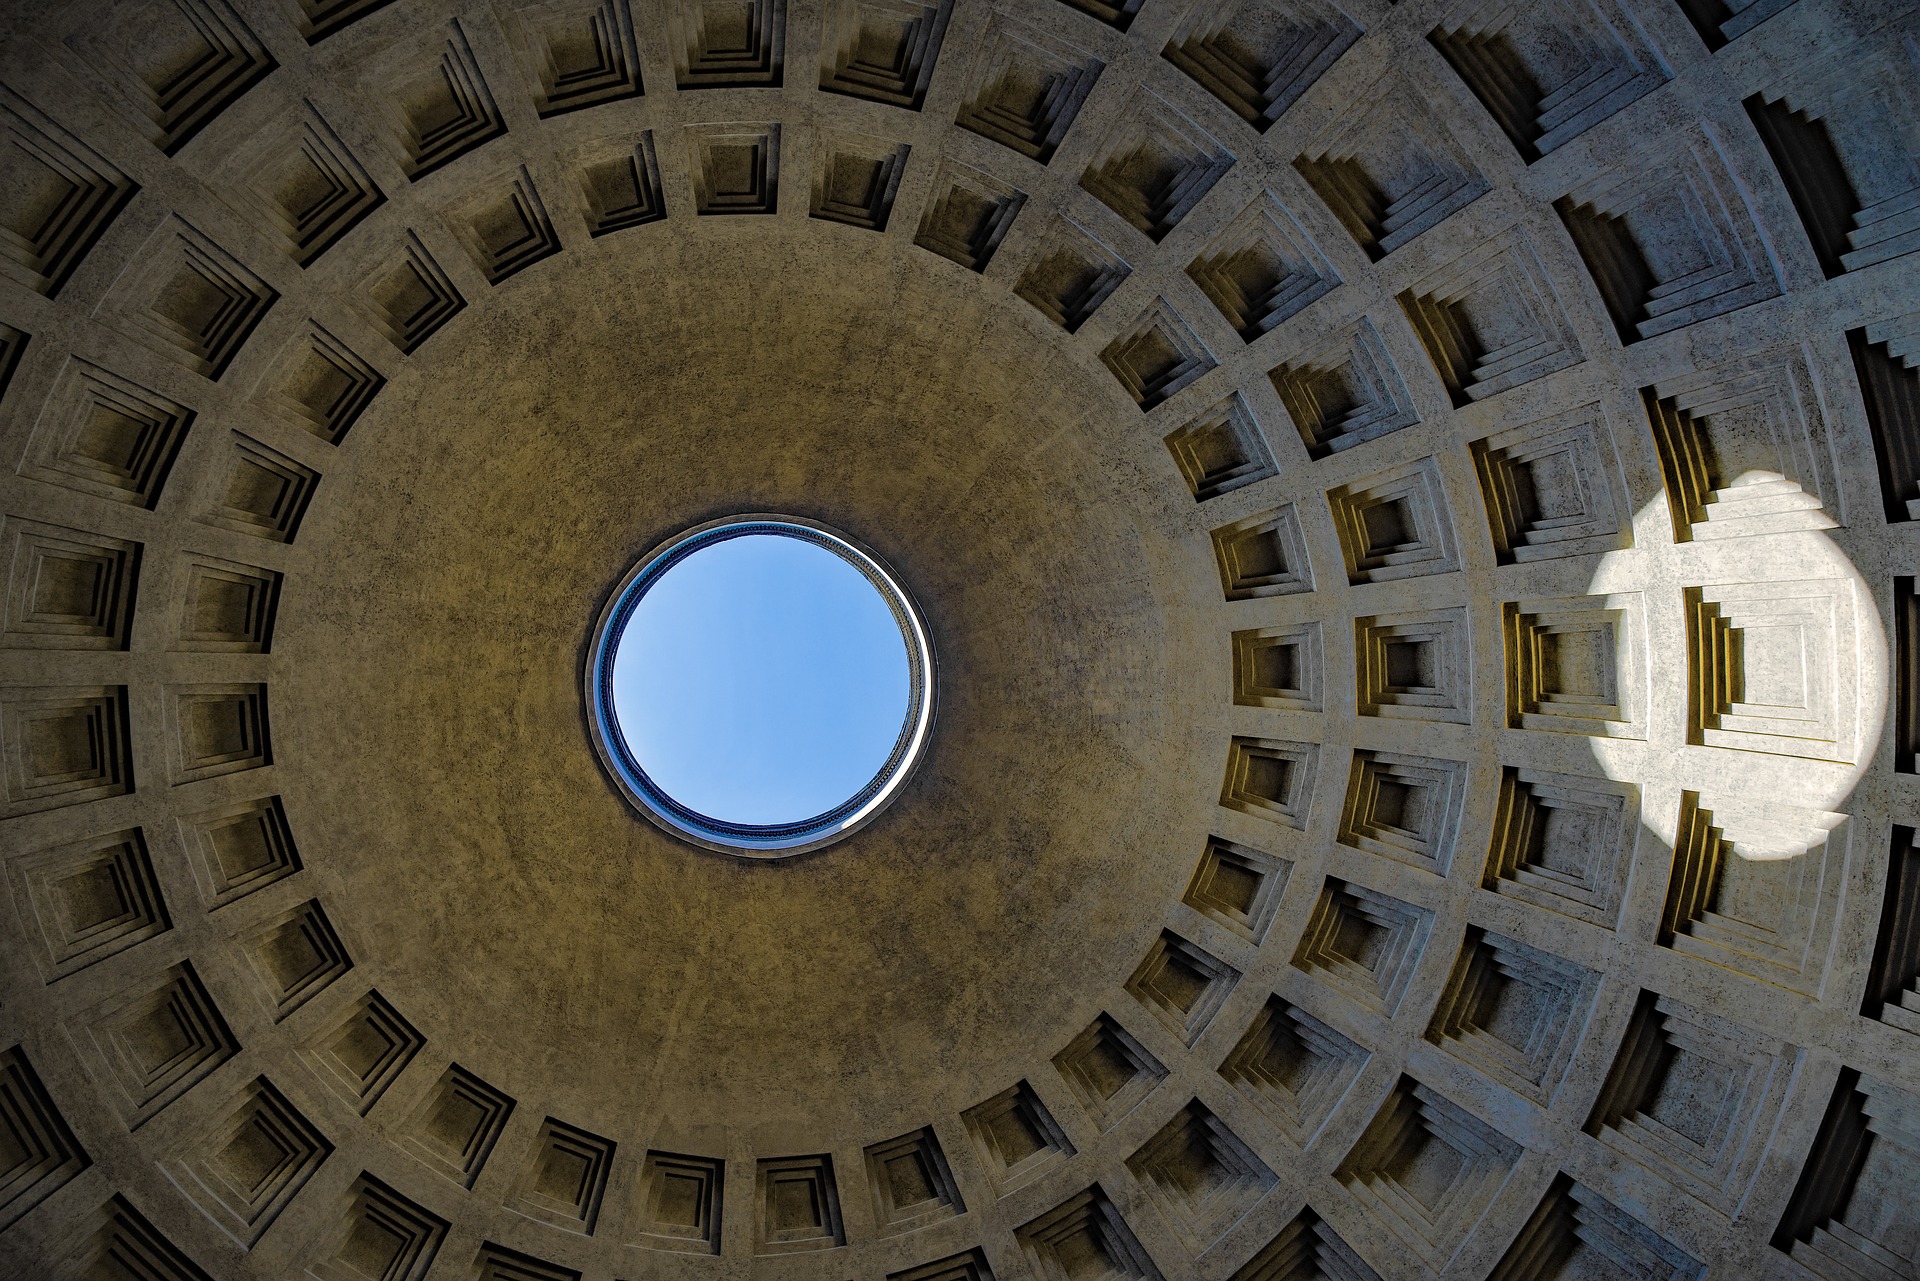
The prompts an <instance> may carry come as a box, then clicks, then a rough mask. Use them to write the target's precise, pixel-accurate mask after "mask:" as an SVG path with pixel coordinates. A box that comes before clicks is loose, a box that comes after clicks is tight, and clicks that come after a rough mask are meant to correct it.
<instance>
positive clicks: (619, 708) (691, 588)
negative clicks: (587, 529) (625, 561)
mask: <svg viewBox="0 0 1920 1281" xmlns="http://www.w3.org/2000/svg"><path fill="white" fill-rule="evenodd" d="M932 657H933V656H932V651H931V648H930V646H929V645H928V642H927V636H926V629H925V627H924V626H922V624H921V622H920V619H919V615H918V613H917V612H916V611H915V610H914V608H913V605H912V603H911V602H910V601H909V600H908V599H907V596H906V593H905V592H904V591H903V590H902V589H901V587H900V585H899V583H898V582H897V580H896V579H895V578H894V577H893V575H892V574H891V573H890V572H888V570H887V569H886V567H885V566H883V565H882V564H881V563H880V562H879V560H878V559H877V558H875V557H874V556H873V554H872V553H870V552H868V551H866V550H865V549H863V548H861V547H859V546H858V545H857V544H855V543H854V542H852V541H851V540H850V539H848V538H847V537H846V536H845V535H843V534H840V533H838V532H836V531H834V530H830V529H827V528H825V527H824V526H821V525H818V524H815V523H814V522H811V521H803V520H800V519H798V518H795V517H781V516H751V517H739V518H735V519H732V520H726V521H718V522H714V523H712V524H708V525H702V526H700V527H698V528H696V529H692V530H689V531H687V532H686V533H684V534H682V535H680V536H679V537H677V538H674V539H671V540H669V541H668V542H667V543H665V544H663V545H662V546H660V547H658V548H656V549H655V550H654V551H653V552H651V553H650V554H649V555H647V556H646V557H645V558H643V559H642V560H641V561H640V563H639V564H638V565H636V566H635V567H634V568H633V569H632V570H631V571H630V572H629V573H628V574H627V577H626V578H625V579H624V580H623V581H622V582H621V584H620V586H619V588H618V589H617V590H616V591H615V592H614V594H613V597H612V599H611V600H610V601H609V602H608V605H607V608H606V610H605V611H604V613H603V615H602V618H601V621H600V626H599V629H598V631H597V632H596V634H595V640H594V646H593V651H592V655H591V659H590V665H589V670H588V674H587V685H588V698H589V701H590V703H591V706H592V709H593V717H592V721H593V731H594V745H595V747H596V748H597V749H598V750H599V752H600V755H601V758H602V760H603V761H605V762H606V764H607V766H608V768H609V770H610V771H611V772H612V774H613V776H614V778H615V780H616V781H617V782H618V783H619V784H620V786H621V789H622V790H623V791H625V792H626V794H627V795H628V797H629V798H630V799H632V800H633V801H635V802H637V803H638V804H639V806H640V808H641V811H642V812H643V813H645V814H647V815H648V816H649V817H651V818H653V819H654V820H655V821H656V822H658V823H660V824H661V825H662V826H664V827H666V828H667V829H668V830H670V831H673V832H675V833H677V834H679V835H681V836H685V837H688V838H690V839H692V840H694V841H695V842H697V843H699V844H701V845H705V846H707V847H709V848H715V849H725V850H730V851H733V852H737V853H748V854H760V855H766V854H770V853H778V854H794V853H798V852H800V851H801V850H804V849H812V848H816V847H818V846H821V845H824V844H827V843H828V842H830V841H833V840H837V839H839V838H840V837H842V836H845V835H847V834H849V833H850V832H852V831H853V830H855V829H856V828H858V827H859V826H860V825H861V824H863V823H865V822H866V821H867V820H868V819H870V818H872V817H873V815H874V814H875V813H877V812H878V811H879V809H880V807H881V806H882V805H884V804H885V803H886V802H887V801H888V800H889V799H891V797H892V796H893V794H894V793H895V792H896V791H897V790H898V787H899V784H900V783H901V782H903V781H904V780H905V777H906V775H907V773H908V771H909V770H910V769H911V768H912V766H913V764H914V762H915V760H916V758H917V756H918V754H919V751H920V749H921V747H922V746H923V745H924V743H925V740H926V735H927V729H928V727H929V725H930V724H931V721H932V697H931V672H932Z"/></svg>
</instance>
